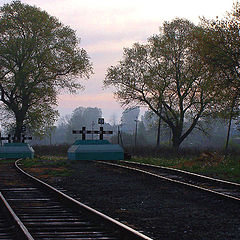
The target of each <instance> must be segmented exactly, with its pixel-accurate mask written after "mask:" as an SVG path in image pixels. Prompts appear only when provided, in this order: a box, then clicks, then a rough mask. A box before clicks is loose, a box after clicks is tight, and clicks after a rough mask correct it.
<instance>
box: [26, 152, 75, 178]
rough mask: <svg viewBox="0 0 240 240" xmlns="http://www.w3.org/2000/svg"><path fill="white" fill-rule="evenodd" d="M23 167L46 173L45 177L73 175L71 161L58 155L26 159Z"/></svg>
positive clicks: (42, 173) (38, 172)
mask: <svg viewBox="0 0 240 240" xmlns="http://www.w3.org/2000/svg"><path fill="white" fill-rule="evenodd" d="M22 164H23V167H24V168H26V169H28V170H30V171H31V172H35V173H37V174H41V175H44V176H45V177H67V176H71V174H72V170H71V169H70V166H71V164H70V162H69V161H68V160H67V158H64V157H56V156H53V157H52V156H51V157H50V156H41V157H36V158H34V159H24V160H23V161H22Z"/></svg>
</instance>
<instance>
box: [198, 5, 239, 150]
mask: <svg viewBox="0 0 240 240" xmlns="http://www.w3.org/2000/svg"><path fill="white" fill-rule="evenodd" d="M239 23H240V4H239V3H238V2H236V4H234V5H233V10H232V12H230V13H228V14H227V16H226V17H225V18H224V19H218V17H217V18H216V19H215V20H207V19H205V18H203V19H202V21H201V25H202V28H201V29H200V31H196V32H195V34H194V36H195V39H196V40H197V45H196V53H197V54H198V55H200V56H201V57H202V59H203V61H204V63H205V64H207V65H208V67H209V68H210V69H211V71H212V72H215V75H216V76H218V77H217V78H215V88H216V89H217V92H218V94H217V101H218V102H219V103H222V104H219V106H218V108H219V109H218V112H219V113H220V115H221V117H224V118H228V119H229V127H228V133H227V139H226V147H225V150H226V151H227V147H228V142H229V136H230V128H231V122H232V119H233V118H234V116H238V114H239V103H240V102H239V100H240V94H239V93H240V51H239V50H240V26H239Z"/></svg>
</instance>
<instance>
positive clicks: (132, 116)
mask: <svg viewBox="0 0 240 240" xmlns="http://www.w3.org/2000/svg"><path fill="white" fill-rule="evenodd" d="M139 113H140V108H139V107H132V108H127V109H125V110H124V111H123V113H122V117H121V125H122V127H121V129H122V131H123V132H128V133H129V134H131V133H134V131H135V128H136V121H135V120H138V117H139Z"/></svg>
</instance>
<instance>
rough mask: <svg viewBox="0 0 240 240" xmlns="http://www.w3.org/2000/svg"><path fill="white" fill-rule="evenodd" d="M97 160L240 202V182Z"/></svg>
mask: <svg viewBox="0 0 240 240" xmlns="http://www.w3.org/2000/svg"><path fill="white" fill-rule="evenodd" d="M97 162H98V163H103V164H108V165H112V166H115V167H122V168H127V169H129V170H135V171H140V172H142V173H145V174H148V175H151V176H153V177H159V178H161V179H165V180H167V181H171V182H173V183H177V184H184V185H187V186H189V187H192V188H197V189H200V190H203V191H207V192H209V193H211V194H217V195H218V196H220V197H223V198H225V199H228V200H233V201H237V202H238V203H240V184H238V183H233V182H228V181H224V180H218V179H214V178H211V177H207V176H203V175H199V174H194V173H190V172H186V171H182V170H178V169H173V168H167V167H161V166H154V165H149V164H143V163H135V162H129V161H118V162H116V161H112V162H109V161H108V162H104V161H97Z"/></svg>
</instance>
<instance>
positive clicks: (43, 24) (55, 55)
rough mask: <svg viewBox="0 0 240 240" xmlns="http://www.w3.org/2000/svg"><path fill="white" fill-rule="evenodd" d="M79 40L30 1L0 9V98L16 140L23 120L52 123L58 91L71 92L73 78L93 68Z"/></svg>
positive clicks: (74, 83) (38, 125) (75, 86)
mask: <svg viewBox="0 0 240 240" xmlns="http://www.w3.org/2000/svg"><path fill="white" fill-rule="evenodd" d="M78 44H79V40H78V39H77V37H76V34H75V32H74V31H73V30H72V29H71V28H69V27H67V26H64V25H63V24H62V23H60V22H59V21H58V19H56V18H55V17H52V16H50V15H48V14H47V13H46V12H45V11H42V10H40V9H39V8H37V7H35V6H30V5H27V4H23V3H21V2H20V1H14V2H12V3H11V4H5V5H4V6H3V7H1V8H0V100H1V102H2V105H1V106H2V108H3V109H4V110H5V112H8V113H10V115H11V116H12V117H13V118H14V119H15V125H16V126H15V127H16V131H15V136H16V137H17V139H18V141H19V139H20V134H21V128H22V125H23V124H28V125H30V126H31V127H32V128H35V129H38V130H40V129H41V128H42V126H44V125H46V123H48V124H47V125H51V124H50V122H53V121H54V120H55V117H56V116H57V111H56V110H55V108H54V107H55V106H56V105H57V94H58V92H59V91H60V90H61V89H66V90H69V91H70V92H71V93H74V92H76V90H78V89H81V88H82V86H81V84H80V83H79V82H78V77H89V75H90V74H91V73H92V66H91V64H90V62H89V57H88V55H87V53H86V51H85V50H84V49H81V48H79V47H78Z"/></svg>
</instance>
